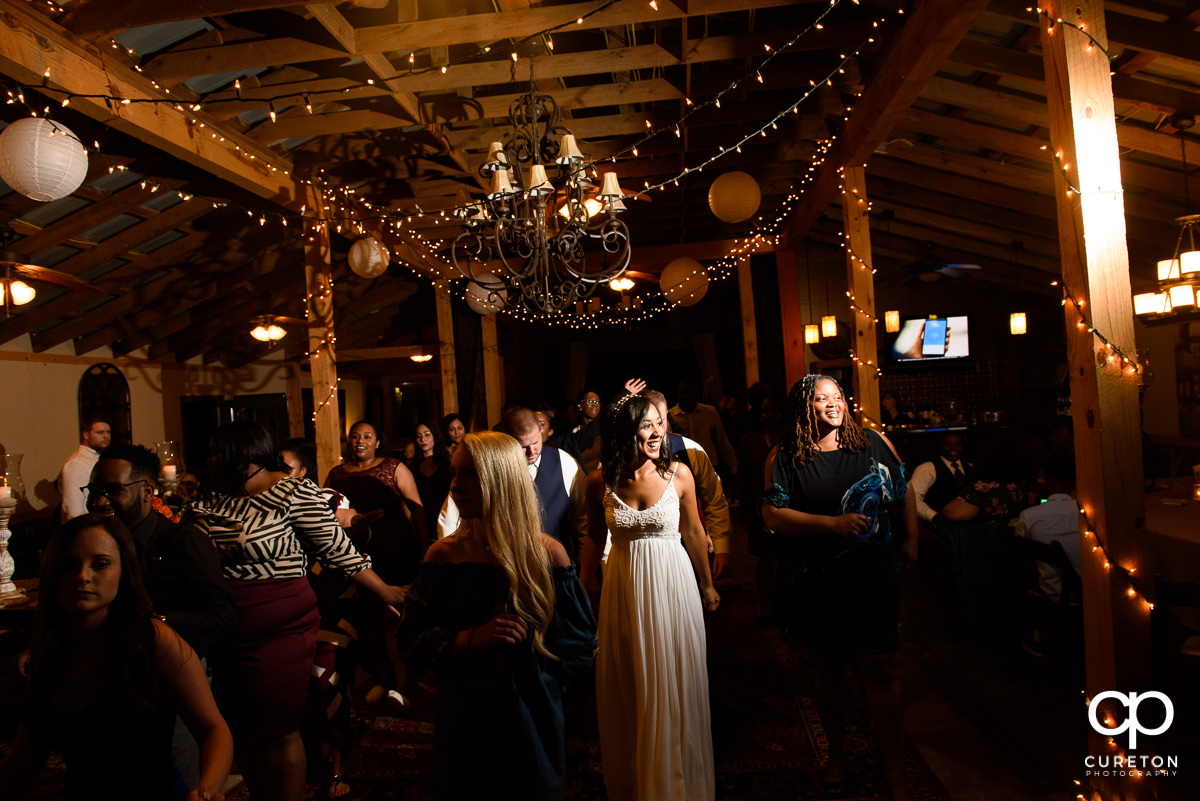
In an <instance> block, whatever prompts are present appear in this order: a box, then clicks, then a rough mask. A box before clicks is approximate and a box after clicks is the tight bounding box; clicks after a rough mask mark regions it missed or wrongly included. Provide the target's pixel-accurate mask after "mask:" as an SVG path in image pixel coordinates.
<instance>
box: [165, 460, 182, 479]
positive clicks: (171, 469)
mask: <svg viewBox="0 0 1200 801" xmlns="http://www.w3.org/2000/svg"><path fill="white" fill-rule="evenodd" d="M178 474H179V468H178V467H176V466H175V465H173V464H165V465H163V480H164V481H174V480H175V478H176V476H178Z"/></svg>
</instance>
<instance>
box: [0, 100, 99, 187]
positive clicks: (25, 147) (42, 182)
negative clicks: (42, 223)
mask: <svg viewBox="0 0 1200 801" xmlns="http://www.w3.org/2000/svg"><path fill="white" fill-rule="evenodd" d="M87 168H88V158H87V151H86V150H85V149H84V147H83V145H82V144H80V142H79V137H77V136H75V134H73V133H71V131H70V130H69V129H68V128H66V127H65V126H63V125H60V124H59V123H57V122H54V121H53V120H48V119H44V118H42V117H26V118H24V119H20V120H17V121H16V122H14V123H12V124H11V125H9V126H8V127H7V128H5V129H4V131H3V133H0V178H3V179H4V183H6V184H8V185H9V186H11V187H12V188H13V189H15V190H16V191H18V192H20V193H21V194H22V195H25V196H26V197H28V198H31V199H33V200H37V201H40V202H42V203H47V202H49V201H51V200H59V199H60V198H64V197H66V196H67V195H69V194H71V193H72V192H74V191H75V190H76V189H78V188H79V185H80V184H81V183H83V179H84V177H85V176H86V175H87Z"/></svg>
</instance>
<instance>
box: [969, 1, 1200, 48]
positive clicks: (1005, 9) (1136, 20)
mask: <svg viewBox="0 0 1200 801" xmlns="http://www.w3.org/2000/svg"><path fill="white" fill-rule="evenodd" d="M1027 8H1029V3H1028V2H1026V0H993V2H992V4H991V5H990V6H989V7H988V11H991V12H994V13H996V14H1001V15H1003V16H1006V17H1008V18H1009V19H1011V20H1013V21H1015V22H1019V23H1022V24H1024V25H1038V24H1040V23H1041V22H1042V20H1041V19H1040V17H1039V16H1036V15H1034V14H1031V13H1030V12H1029V11H1026V9H1027ZM1173 10H1174V9H1173ZM1104 27H1105V29H1106V32H1107V33H1108V41H1109V44H1110V47H1111V45H1114V44H1120V45H1124V46H1125V47H1130V48H1133V49H1134V50H1139V51H1141V52H1143V53H1154V54H1156V55H1159V56H1166V57H1168V58H1174V59H1178V60H1180V61H1186V62H1188V63H1189V64H1200V33H1196V32H1195V29H1194V27H1192V28H1189V27H1188V26H1187V25H1164V24H1163V23H1161V22H1155V21H1154V20H1149V19H1144V18H1142V17H1135V16H1133V15H1131V14H1121V13H1119V12H1117V11H1106V12H1105V13H1104Z"/></svg>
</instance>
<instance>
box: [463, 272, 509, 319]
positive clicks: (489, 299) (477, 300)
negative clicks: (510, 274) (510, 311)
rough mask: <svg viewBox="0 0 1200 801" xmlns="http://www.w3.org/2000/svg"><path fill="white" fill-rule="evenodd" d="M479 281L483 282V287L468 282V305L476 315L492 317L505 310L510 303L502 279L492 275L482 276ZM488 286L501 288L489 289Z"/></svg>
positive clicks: (473, 282)
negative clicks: (505, 306)
mask: <svg viewBox="0 0 1200 801" xmlns="http://www.w3.org/2000/svg"><path fill="white" fill-rule="evenodd" d="M479 279H480V280H481V281H483V285H481V284H479V283H476V282H475V281H468V282H467V290H466V301H467V305H468V306H470V307H471V311H473V312H475V313H476V314H478V315H480V316H482V317H490V316H491V315H493V314H495V313H496V312H498V311H500V310H501V309H503V308H504V304H505V303H507V302H508V290H506V289H504V288H503V283H502V282H501V281H500V279H499V278H497V277H496V276H495V275H492V274H491V273H488V274H487V275H481V276H479ZM487 284H492V285H494V286H499V287H500V288H499V289H488V287H487V286H486V285H487Z"/></svg>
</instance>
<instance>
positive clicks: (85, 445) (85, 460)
mask: <svg viewBox="0 0 1200 801" xmlns="http://www.w3.org/2000/svg"><path fill="white" fill-rule="evenodd" d="M110 442H112V426H110V425H109V424H108V421H106V420H104V419H102V418H99V417H95V416H91V417H87V418H84V420H83V425H82V426H81V427H80V431H79V447H78V448H76V449H75V452H74V453H73V454H71V456H70V458H69V459H67V461H66V462H64V463H63V466H62V469H61V470H59V471H58V493H59V495H61V496H62V522H64V523H65V522H67V521H68V520H70V519H71V518H73V517H79V516H80V515H84V514H87V492H86V491H84V490H83V487H85V486H87V483H88V481H90V480H91V477H92V468H94V467H95V466H96V462H97V461H99V460H100V452H101V451H103V450H104V449H105V448H107V447H108V444H109V443H110Z"/></svg>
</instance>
